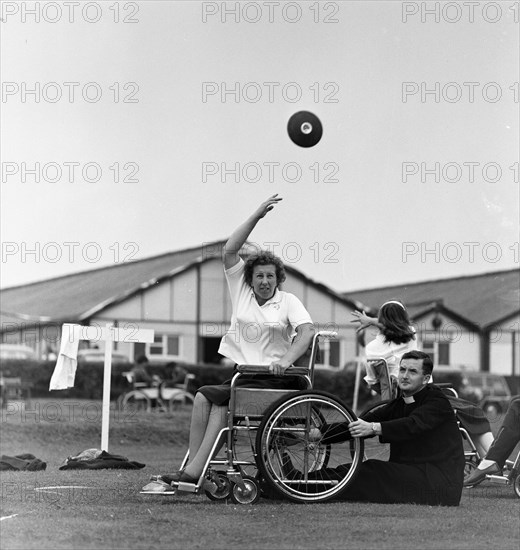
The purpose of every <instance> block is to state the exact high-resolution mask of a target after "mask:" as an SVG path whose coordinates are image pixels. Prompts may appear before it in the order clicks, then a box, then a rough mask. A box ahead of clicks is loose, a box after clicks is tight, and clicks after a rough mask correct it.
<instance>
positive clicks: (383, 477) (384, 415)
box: [309, 351, 464, 506]
mask: <svg viewBox="0 0 520 550" xmlns="http://www.w3.org/2000/svg"><path fill="white" fill-rule="evenodd" d="M432 369H433V364H432V360H431V358H430V356H429V355H428V354H426V353H424V352H422V351H410V352H408V353H405V354H404V355H403V357H402V359H401V362H400V365H399V372H398V383H399V387H400V388H401V391H402V396H401V397H398V398H397V399H394V400H392V401H390V402H389V403H388V404H387V405H385V406H383V407H381V408H380V409H377V410H375V411H373V412H369V413H367V414H366V415H365V416H364V417H363V419H359V420H356V421H355V422H351V423H349V424H348V425H347V424H330V425H326V426H323V427H322V429H321V434H320V439H321V443H322V444H327V443H328V442H330V443H332V442H337V441H345V440H347V439H351V438H355V437H370V436H375V435H378V436H379V437H380V440H381V442H382V443H390V459H389V460H388V462H386V461H382V460H366V461H365V462H363V463H362V464H361V465H360V467H359V471H358V473H357V475H356V477H355V478H354V479H353V480H352V482H351V483H350V485H348V486H347V487H346V488H345V491H344V492H343V493H342V494H341V495H340V498H341V499H342V500H352V501H364V502H379V503H386V504H394V503H395V504H397V503H403V504H406V503H409V504H429V505H444V506H458V505H459V502H460V498H461V494H462V483H463V479H464V449H463V446H462V438H461V435H460V432H459V428H458V426H457V422H456V419H455V414H454V412H453V409H452V408H451V405H450V402H449V401H448V399H447V397H446V396H445V395H444V393H443V392H442V391H441V390H440V389H439V388H437V387H436V386H435V385H434V384H428V381H429V379H430V375H431V373H432ZM311 435H312V434H311ZM349 467H350V465H349V464H346V465H341V466H338V467H336V468H325V469H322V470H318V471H316V472H314V473H313V474H310V475H309V477H311V476H312V477H314V478H316V479H338V480H339V479H342V478H343V477H344V471H345V468H349ZM342 472H343V475H342Z"/></svg>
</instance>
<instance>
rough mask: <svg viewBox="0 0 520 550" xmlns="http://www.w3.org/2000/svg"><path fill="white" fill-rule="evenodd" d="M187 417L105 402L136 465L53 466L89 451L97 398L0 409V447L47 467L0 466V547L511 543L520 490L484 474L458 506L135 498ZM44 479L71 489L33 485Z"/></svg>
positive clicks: (119, 448)
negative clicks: (122, 410) (133, 412)
mask: <svg viewBox="0 0 520 550" xmlns="http://www.w3.org/2000/svg"><path fill="white" fill-rule="evenodd" d="M189 416H190V411H189V410H186V411H180V412H178V413H175V414H174V413H167V414H164V413H151V414H141V415H138V416H130V415H121V414H118V413H116V412H115V411H112V414H111V429H110V449H109V450H110V452H112V453H116V454H122V455H124V456H127V457H128V458H129V459H130V460H135V461H138V462H143V463H145V464H146V467H145V468H143V469H141V470H97V471H84V470H69V471H60V470H59V469H58V468H59V466H60V464H61V463H62V462H63V461H64V459H65V458H66V457H67V456H69V455H74V454H77V453H78V452H80V451H82V450H84V449H88V448H99V446H100V438H101V436H100V434H101V403H99V402H87V401H83V402H82V401H79V400H76V401H72V400H69V401H60V400H56V399H54V400H52V401H51V400H40V401H39V402H38V403H34V402H33V404H32V406H31V409H30V410H29V409H27V410H24V409H23V408H22V406H21V405H20V406H19V408H18V409H16V407H11V409H10V410H8V411H5V409H4V410H3V411H2V416H1V440H0V451H1V453H2V454H6V455H10V456H13V455H16V454H20V453H24V452H29V453H32V454H34V455H35V456H37V457H38V458H40V459H42V460H44V461H46V462H47V470H45V471H42V472H2V473H1V474H0V482H1V499H0V504H1V510H0V515H1V517H2V518H5V519H2V521H1V523H0V547H1V548H2V549H14V548H20V549H31V548H35V549H53V550H58V549H72V548H73V549H83V548H95V549H96V550H98V549H99V548H132V549H133V548H156V549H161V548H168V549H176V548H207V549H209V548H211V549H221V548H222V549H235V548H236V549H242V548H255V549H256V548H259V549H260V548H262V549H263V548H266V549H267V548H282V549H286V548H287V549H292V548H312V549H314V548H324V549H325V548H330V549H342V548H348V549H356V548H360V549H364V550H370V549H383V548H384V549H393V548H396V549H401V548H402V549H408V548H409V549H416V548H425V549H427V548H428V549H429V548H438V549H448V548H449V549H453V550H455V549H468V550H469V549H471V550H476V549H479V548H482V549H486V550H490V549H500V550H502V549H503V550H506V549H511V550H518V548H519V546H520V522H519V521H518V518H519V517H520V499H517V498H516V497H515V495H514V493H513V489H512V488H511V487H508V486H499V485H491V484H489V483H483V484H482V485H480V486H479V487H477V488H475V489H467V490H464V495H463V499H462V503H461V506H459V507H458V508H443V507H429V506H414V505H377V504H360V503H342V502H332V503H324V504H293V503H289V502H285V501H272V500H265V499H261V500H260V502H259V503H258V504H256V505H253V506H240V505H234V504H232V503H225V502H212V501H210V500H208V499H207V498H206V497H205V496H196V495H189V494H181V496H175V497H159V496H152V495H140V494H139V490H140V488H141V487H142V486H143V485H145V484H146V483H147V481H148V478H149V476H150V475H151V474H154V473H161V472H165V471H168V470H171V469H174V468H176V467H178V465H179V463H180V460H181V458H182V455H183V454H184V452H185V449H186V445H187V436H188V427H189ZM497 428H498V426H497ZM494 429H495V426H494ZM54 486H79V487H81V488H76V489H70V488H69V489H60V490H42V488H43V487H54ZM35 489H36V490H35ZM9 516H12V517H9Z"/></svg>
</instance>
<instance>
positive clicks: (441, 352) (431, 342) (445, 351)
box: [422, 334, 450, 365]
mask: <svg viewBox="0 0 520 550" xmlns="http://www.w3.org/2000/svg"><path fill="white" fill-rule="evenodd" d="M422 351H424V353H427V354H428V355H429V356H430V357H431V358H432V361H433V364H434V365H449V364H450V343H449V342H437V341H436V336H435V334H424V335H423V340H422Z"/></svg>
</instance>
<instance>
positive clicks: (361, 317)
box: [350, 310, 373, 332]
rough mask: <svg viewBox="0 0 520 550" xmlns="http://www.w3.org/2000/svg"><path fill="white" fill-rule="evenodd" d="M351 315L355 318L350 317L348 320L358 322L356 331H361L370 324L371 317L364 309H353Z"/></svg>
mask: <svg viewBox="0 0 520 550" xmlns="http://www.w3.org/2000/svg"><path fill="white" fill-rule="evenodd" d="M351 315H353V316H354V317H355V319H352V321H350V322H351V323H355V324H358V323H359V327H358V328H357V329H356V332H361V331H362V330H365V329H366V328H367V327H369V326H370V325H371V324H372V321H373V319H372V317H369V316H368V315H367V314H366V313H365V312H364V311H357V310H356V311H353V312H352V313H351Z"/></svg>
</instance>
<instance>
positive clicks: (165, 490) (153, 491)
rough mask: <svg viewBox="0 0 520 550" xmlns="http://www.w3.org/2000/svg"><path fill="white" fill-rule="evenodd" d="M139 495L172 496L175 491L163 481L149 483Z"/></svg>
mask: <svg viewBox="0 0 520 550" xmlns="http://www.w3.org/2000/svg"><path fill="white" fill-rule="evenodd" d="M140 493H141V494H142V495H174V494H175V489H174V488H173V487H172V486H171V485H168V484H167V483H165V482H164V481H151V482H150V483H148V484H147V485H145V486H144V487H143V488H142V489H141V491H140Z"/></svg>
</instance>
